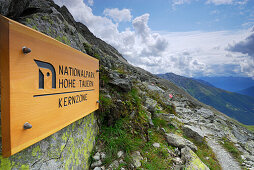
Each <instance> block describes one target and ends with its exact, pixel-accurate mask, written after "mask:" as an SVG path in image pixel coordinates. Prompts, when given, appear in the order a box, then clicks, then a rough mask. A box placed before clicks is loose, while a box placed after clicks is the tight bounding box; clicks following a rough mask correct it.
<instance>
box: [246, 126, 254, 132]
mask: <svg viewBox="0 0 254 170" xmlns="http://www.w3.org/2000/svg"><path fill="white" fill-rule="evenodd" d="M243 126H244V127H245V128H247V129H249V130H250V131H252V132H254V125H243Z"/></svg>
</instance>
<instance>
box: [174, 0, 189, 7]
mask: <svg viewBox="0 0 254 170" xmlns="http://www.w3.org/2000/svg"><path fill="white" fill-rule="evenodd" d="M190 2H191V0H172V5H173V6H175V5H182V4H185V3H190Z"/></svg>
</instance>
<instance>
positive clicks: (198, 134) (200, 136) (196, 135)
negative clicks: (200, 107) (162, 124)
mask: <svg viewBox="0 0 254 170" xmlns="http://www.w3.org/2000/svg"><path fill="white" fill-rule="evenodd" d="M182 129H183V133H184V135H185V136H187V137H190V138H193V139H194V140H196V141H197V142H199V143H202V142H203V141H204V136H205V134H204V133H203V132H202V130H201V129H200V128H197V127H194V126H189V125H184V126H183V128H182Z"/></svg>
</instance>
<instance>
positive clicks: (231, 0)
mask: <svg viewBox="0 0 254 170" xmlns="http://www.w3.org/2000/svg"><path fill="white" fill-rule="evenodd" d="M247 2H248V0H207V1H206V3H207V4H215V5H232V4H236V5H237V4H239V5H244V4H246V3H247Z"/></svg>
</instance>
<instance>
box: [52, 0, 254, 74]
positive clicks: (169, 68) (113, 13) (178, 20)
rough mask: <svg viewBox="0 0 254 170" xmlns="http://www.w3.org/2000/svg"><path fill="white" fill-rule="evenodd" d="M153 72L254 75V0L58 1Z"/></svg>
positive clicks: (130, 58)
mask: <svg viewBox="0 0 254 170" xmlns="http://www.w3.org/2000/svg"><path fill="white" fill-rule="evenodd" d="M54 1H55V2H56V3H57V4H58V5H60V6H62V5H65V6H66V7H67V8H68V9H69V11H70V12H71V13H72V15H73V16H74V18H75V20H76V21H79V22H82V23H84V24H85V25H86V26H87V27H88V28H89V29H90V31H91V32H93V33H94V34H95V35H96V36H97V37H99V38H101V39H103V40H104V41H106V42H107V43H109V44H111V45H112V46H114V47H115V48H116V49H117V50H118V51H119V52H120V53H121V54H123V56H124V57H125V58H126V59H127V60H128V62H129V63H131V64H133V65H135V66H138V67H141V68H144V69H146V70H148V71H150V72H152V73H166V72H173V73H175V74H179V75H183V76H189V77H195V76H248V77H253V78H254V69H253V68H254V32H253V30H254V29H253V26H254V1H253V0H157V1H152V0H84V1H83V0H72V1H69V0H54Z"/></svg>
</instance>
